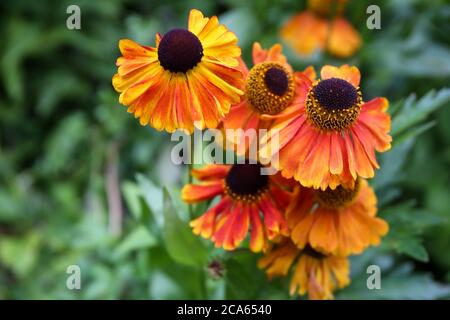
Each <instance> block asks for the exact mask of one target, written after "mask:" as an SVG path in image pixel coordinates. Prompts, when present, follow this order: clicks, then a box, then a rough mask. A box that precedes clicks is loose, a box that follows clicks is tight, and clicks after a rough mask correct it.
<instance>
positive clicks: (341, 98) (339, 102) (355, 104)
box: [306, 78, 362, 131]
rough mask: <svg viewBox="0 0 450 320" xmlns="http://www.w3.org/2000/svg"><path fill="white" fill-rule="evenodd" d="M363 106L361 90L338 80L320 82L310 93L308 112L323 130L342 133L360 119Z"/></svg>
mask: <svg viewBox="0 0 450 320" xmlns="http://www.w3.org/2000/svg"><path fill="white" fill-rule="evenodd" d="M361 104H362V94H361V91H360V90H359V88H355V87H354V86H353V85H352V84H351V83H349V82H347V81H345V80H343V79H338V78H331V79H326V80H318V81H317V82H315V83H314V84H313V86H312V88H311V89H310V90H309V92H308V96H307V99H306V112H307V114H308V118H309V119H310V120H311V121H312V123H313V124H314V125H315V126H316V127H317V128H319V129H321V130H328V131H340V130H343V129H346V128H348V127H349V126H351V125H352V123H353V122H354V121H355V120H356V118H358V115H359V111H360V109H361Z"/></svg>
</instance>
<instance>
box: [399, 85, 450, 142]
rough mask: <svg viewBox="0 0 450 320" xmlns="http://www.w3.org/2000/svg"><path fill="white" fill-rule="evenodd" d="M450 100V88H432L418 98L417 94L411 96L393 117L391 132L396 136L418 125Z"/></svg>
mask: <svg viewBox="0 0 450 320" xmlns="http://www.w3.org/2000/svg"><path fill="white" fill-rule="evenodd" d="M449 102H450V88H443V89H441V90H439V91H437V92H436V91H435V90H431V91H429V92H428V93H427V94H426V95H425V96H423V97H422V98H420V99H419V100H417V99H416V96H415V95H411V96H409V97H408V98H407V99H406V100H405V101H404V102H403V105H402V107H401V108H399V111H398V112H397V113H396V114H395V115H394V116H393V118H392V131H391V134H392V136H393V137H394V141H395V138H397V137H398V136H399V134H401V133H404V132H405V131H406V130H408V129H409V128H411V127H413V126H416V125H418V124H419V123H421V122H422V121H423V120H425V119H426V117H427V116H428V115H429V114H430V113H432V112H433V111H435V110H436V109H438V108H440V107H442V106H444V105H446V104H448V103H449Z"/></svg>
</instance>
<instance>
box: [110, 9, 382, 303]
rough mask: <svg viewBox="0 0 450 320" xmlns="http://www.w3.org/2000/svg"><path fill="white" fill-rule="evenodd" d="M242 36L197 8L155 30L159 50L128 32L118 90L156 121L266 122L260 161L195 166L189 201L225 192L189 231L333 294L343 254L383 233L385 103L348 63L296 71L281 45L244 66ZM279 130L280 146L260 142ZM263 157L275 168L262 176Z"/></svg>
mask: <svg viewBox="0 0 450 320" xmlns="http://www.w3.org/2000/svg"><path fill="white" fill-rule="evenodd" d="M308 14H309V13H308ZM299 20H300V21H301V20H302V19H299ZM288 24H289V23H288ZM286 28H287V29H288V30H287V29H286ZM286 28H285V29H284V30H283V34H288V33H289V32H288V31H289V30H291V31H292V26H287V27H286ZM298 28H300V29H301V28H302V25H299V26H298ZM237 41H238V39H237V38H236V36H235V35H234V33H232V32H231V31H229V30H228V29H227V28H226V27H225V26H224V25H221V24H219V22H218V19H217V17H215V16H214V17H212V18H206V17H204V16H203V14H202V13H201V12H200V11H198V10H192V11H191V12H190V15H189V23H188V29H173V30H171V31H169V32H167V33H166V34H165V35H164V36H161V35H159V34H157V36H156V47H148V46H142V45H139V44H137V43H135V42H133V41H131V40H121V41H120V44H119V47H120V51H121V53H122V56H121V57H120V58H118V60H117V66H118V72H117V74H115V75H114V77H113V85H114V88H115V89H116V90H117V91H118V92H120V93H121V94H120V98H119V101H120V102H121V103H122V104H124V105H126V106H128V111H129V112H131V113H133V114H134V115H135V117H137V118H139V119H140V122H141V124H142V125H146V124H150V125H151V126H152V127H154V128H156V129H157V130H166V131H168V132H173V131H174V130H177V129H183V130H185V131H188V132H192V131H193V130H194V124H195V125H196V126H197V127H198V128H199V129H205V128H222V129H237V128H240V129H244V131H245V130H250V129H256V130H258V129H266V130H267V131H266V134H265V135H264V136H263V137H262V138H261V141H258V145H259V146H260V149H259V150H258V151H259V158H258V159H257V160H259V162H257V163H253V164H251V163H246V164H234V165H224V164H210V165H206V166H205V167H203V168H200V169H194V170H192V175H193V177H195V178H196V179H197V180H198V183H197V184H188V185H186V186H184V188H183V190H182V198H183V200H184V201H186V202H188V203H198V202H203V201H209V200H212V199H215V198H218V202H215V204H214V205H212V206H211V207H210V208H209V209H208V210H207V211H206V212H205V213H204V214H202V215H201V216H200V217H197V218H196V219H195V220H193V221H192V222H191V226H192V228H193V232H194V233H195V234H198V235H201V236H202V237H204V238H207V239H211V240H212V241H213V242H214V244H215V245H216V246H217V247H222V248H223V249H225V250H234V249H236V248H237V247H239V246H248V247H249V249H250V250H251V251H253V252H263V253H264V254H265V256H264V257H262V258H261V259H260V261H259V266H260V267H261V268H264V269H265V270H266V272H267V275H268V276H269V277H273V276H285V275H287V274H288V273H289V272H290V271H291V270H292V278H291V285H290V292H291V294H295V293H299V294H300V295H303V294H306V293H308V294H309V297H310V298H312V299H329V298H332V297H333V291H334V290H335V289H336V288H341V287H343V286H345V285H347V284H348V283H349V281H350V279H349V260H348V256H349V255H352V254H359V253H361V252H362V251H363V250H364V249H366V248H367V247H368V246H370V245H377V244H379V243H380V238H381V237H382V236H383V235H385V234H386V233H387V231H388V225H387V223H386V222H385V221H384V220H382V219H380V218H378V217H377V216H376V214H377V206H376V202H377V199H376V196H375V193H374V191H373V190H372V189H371V187H370V186H369V184H368V183H367V181H366V180H365V179H368V178H372V177H373V176H374V170H375V169H377V168H378V167H379V166H378V163H377V160H376V157H375V151H378V152H383V151H386V150H388V149H389V148H390V142H391V137H390V136H389V135H388V131H389V130H390V117H389V115H388V113H387V112H386V110H387V108H388V101H387V100H386V99H385V98H375V99H373V100H370V101H368V102H365V101H364V100H363V95H362V93H361V90H360V87H359V84H360V72H359V70H358V69H357V68H356V67H353V66H348V65H343V66H340V67H335V66H329V65H327V66H324V67H323V68H322V69H321V70H320V76H318V75H317V74H316V72H315V70H314V68H312V67H308V68H306V69H305V70H303V71H294V70H293V68H292V67H291V66H290V65H289V64H288V62H287V59H286V57H285V56H284V55H283V53H282V48H281V46H280V45H279V44H276V45H274V46H273V47H271V48H270V49H268V50H264V49H262V48H261V46H260V45H259V44H258V43H255V44H254V46H253V66H251V67H247V66H246V64H245V63H244V62H243V60H242V59H241V58H240V54H241V50H240V48H239V47H238V46H237ZM275 134H276V135H277V136H278V138H279V148H276V149H275V150H264V149H265V147H264V146H267V145H269V143H268V142H270V141H271V139H274V136H275ZM244 154H245V152H244ZM275 156H276V157H275ZM263 157H265V158H266V159H265V160H267V161H265V162H264V163H268V162H271V163H270V164H271V166H272V167H274V168H276V169H277V173H276V174H275V175H263V174H261V168H262V167H263V165H262V164H261V163H262V161H261V159H262V158H263ZM273 159H276V161H275V160H273ZM271 160H273V161H271Z"/></svg>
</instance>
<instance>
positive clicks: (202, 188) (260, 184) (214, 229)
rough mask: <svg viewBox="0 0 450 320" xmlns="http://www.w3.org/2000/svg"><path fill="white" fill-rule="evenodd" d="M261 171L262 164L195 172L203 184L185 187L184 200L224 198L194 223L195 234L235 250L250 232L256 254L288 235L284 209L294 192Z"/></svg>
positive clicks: (209, 167) (192, 222) (196, 200)
mask: <svg viewBox="0 0 450 320" xmlns="http://www.w3.org/2000/svg"><path fill="white" fill-rule="evenodd" d="M226 167H228V168H226ZM260 169H261V166H260V165H259V164H254V165H251V164H236V165H233V166H224V165H208V166H206V167H205V168H202V169H196V170H194V171H193V175H194V176H195V177H197V178H198V179H199V180H200V183H199V184H188V185H186V186H184V188H183V189H182V199H183V200H184V201H186V202H188V203H198V202H202V201H206V200H212V199H214V198H215V197H217V196H220V201H219V202H218V203H217V204H216V205H213V206H212V207H211V208H210V209H208V210H207V211H206V212H205V213H204V214H202V215H201V216H200V217H198V218H196V219H194V220H193V221H191V223H190V225H191V227H192V228H193V232H194V233H195V234H197V235H201V236H202V237H204V238H206V239H211V240H212V241H213V242H214V244H215V246H216V247H222V248H224V249H225V250H234V249H236V248H237V247H238V246H239V245H240V244H241V243H242V242H243V241H244V240H245V239H246V237H247V234H248V233H249V231H250V242H249V247H250V250H252V251H254V252H259V251H262V250H265V249H266V248H267V244H268V240H271V239H273V238H275V237H276V236H278V235H288V234H289V229H288V227H287V223H286V221H285V218H284V210H285V209H286V207H287V206H288V203H289V202H290V193H289V192H288V191H287V190H285V189H284V188H282V186H281V185H279V181H280V180H276V179H275V178H273V177H271V176H263V175H260Z"/></svg>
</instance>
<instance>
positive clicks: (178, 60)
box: [158, 29, 203, 72]
mask: <svg viewBox="0 0 450 320" xmlns="http://www.w3.org/2000/svg"><path fill="white" fill-rule="evenodd" d="M202 57H203V47H202V44H201V42H200V40H199V39H198V38H197V36H196V35H195V34H193V33H192V32H190V31H188V30H186V29H173V30H171V31H169V32H167V33H166V34H165V35H164V36H163V37H162V39H161V42H160V43H159V46H158V59H159V63H160V64H161V66H162V67H163V68H164V69H165V70H169V71H171V72H187V71H188V70H190V69H192V68H194V67H195V66H196V65H197V64H198V63H199V62H200V60H201V59H202Z"/></svg>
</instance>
